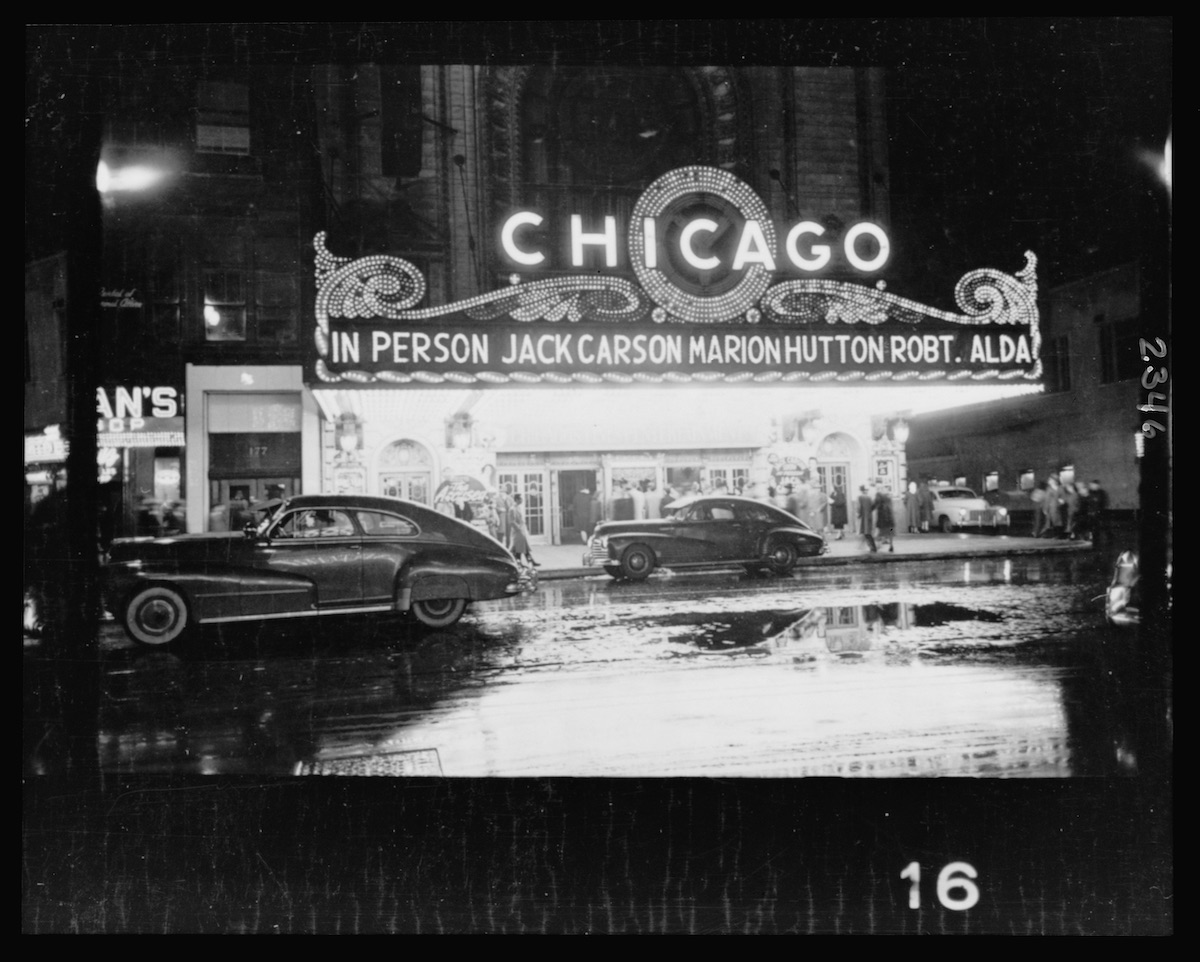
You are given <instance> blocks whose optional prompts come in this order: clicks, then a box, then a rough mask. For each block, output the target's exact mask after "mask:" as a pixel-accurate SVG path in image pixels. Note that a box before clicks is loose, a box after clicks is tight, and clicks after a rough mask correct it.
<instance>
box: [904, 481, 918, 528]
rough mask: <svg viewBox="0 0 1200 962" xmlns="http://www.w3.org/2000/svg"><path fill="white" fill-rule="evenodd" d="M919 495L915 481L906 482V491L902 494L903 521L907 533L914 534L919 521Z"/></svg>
mask: <svg viewBox="0 0 1200 962" xmlns="http://www.w3.org/2000/svg"><path fill="white" fill-rule="evenodd" d="M920 515H921V495H920V493H919V492H918V491H917V482H916V481H909V482H908V493H907V494H906V495H905V496H904V521H905V523H906V524H907V525H908V533H909V534H916V533H917V530H918V525H920V523H921V517H920Z"/></svg>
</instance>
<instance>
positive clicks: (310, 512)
mask: <svg viewBox="0 0 1200 962" xmlns="http://www.w3.org/2000/svg"><path fill="white" fill-rule="evenodd" d="M353 534H354V522H353V521H351V520H350V516H349V515H348V514H346V512H345V511H339V510H337V509H334V508H303V509H301V510H299V511H292V512H289V513H288V514H286V515H284V516H283V518H281V519H280V521H279V524H277V525H276V526H275V528H274V530H272V532H271V537H273V538H347V537H350V536H352V535H353Z"/></svg>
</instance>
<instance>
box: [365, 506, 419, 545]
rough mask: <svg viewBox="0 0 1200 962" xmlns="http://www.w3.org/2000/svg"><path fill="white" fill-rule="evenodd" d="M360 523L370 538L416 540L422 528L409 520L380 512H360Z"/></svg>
mask: <svg viewBox="0 0 1200 962" xmlns="http://www.w3.org/2000/svg"><path fill="white" fill-rule="evenodd" d="M357 514H358V523H359V524H360V525H362V529H363V533H364V534H365V535H367V537H370V538H415V537H416V536H417V535H418V534H420V528H418V527H417V525H416V524H415V523H414V522H412V521H410V520H409V519H408V518H403V517H400V516H399V515H395V514H383V513H382V512H379V511H359V512H357Z"/></svg>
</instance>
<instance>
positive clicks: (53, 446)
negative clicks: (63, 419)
mask: <svg viewBox="0 0 1200 962" xmlns="http://www.w3.org/2000/svg"><path fill="white" fill-rule="evenodd" d="M66 460H67V442H66V439H65V438H63V437H62V436H61V435H60V434H59V433H58V432H57V431H55V432H52V433H48V434H27V435H25V463H26V464H41V463H43V462H57V461H66Z"/></svg>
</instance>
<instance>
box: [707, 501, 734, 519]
mask: <svg viewBox="0 0 1200 962" xmlns="http://www.w3.org/2000/svg"><path fill="white" fill-rule="evenodd" d="M712 519H713V520H714V521H732V520H733V509H732V508H730V507H729V506H728V505H724V504H714V505H713V506H712Z"/></svg>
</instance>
